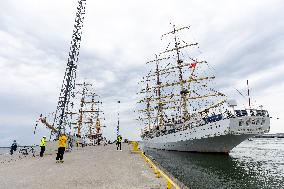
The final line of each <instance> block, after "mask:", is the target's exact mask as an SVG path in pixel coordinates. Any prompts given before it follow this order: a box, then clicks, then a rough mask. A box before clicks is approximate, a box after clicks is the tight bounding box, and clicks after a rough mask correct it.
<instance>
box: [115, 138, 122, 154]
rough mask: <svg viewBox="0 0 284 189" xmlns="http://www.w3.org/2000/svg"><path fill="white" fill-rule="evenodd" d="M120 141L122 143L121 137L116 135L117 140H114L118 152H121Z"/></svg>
mask: <svg viewBox="0 0 284 189" xmlns="http://www.w3.org/2000/svg"><path fill="white" fill-rule="evenodd" d="M121 141H122V136H121V135H118V136H117V138H116V145H117V148H116V149H117V150H118V148H119V150H120V151H122V150H121Z"/></svg>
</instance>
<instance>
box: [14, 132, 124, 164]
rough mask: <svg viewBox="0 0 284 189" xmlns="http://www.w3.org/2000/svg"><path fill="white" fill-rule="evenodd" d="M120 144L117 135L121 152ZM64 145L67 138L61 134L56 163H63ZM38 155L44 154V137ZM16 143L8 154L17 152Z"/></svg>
mask: <svg viewBox="0 0 284 189" xmlns="http://www.w3.org/2000/svg"><path fill="white" fill-rule="evenodd" d="M121 142H122V136H121V135H118V136H117V138H116V145H117V150H120V151H122V150H121ZM66 144H67V136H66V134H61V135H60V136H59V138H58V151H57V156H56V163H59V162H61V163H63V162H64V161H63V155H64V152H65V149H66ZM39 146H40V153H39V156H40V157H43V154H44V152H45V146H46V136H43V137H42V138H41V140H40V144H39ZM17 147H18V145H17V143H16V140H14V142H13V144H12V146H11V149H10V154H11V155H13V152H14V151H16V150H17Z"/></svg>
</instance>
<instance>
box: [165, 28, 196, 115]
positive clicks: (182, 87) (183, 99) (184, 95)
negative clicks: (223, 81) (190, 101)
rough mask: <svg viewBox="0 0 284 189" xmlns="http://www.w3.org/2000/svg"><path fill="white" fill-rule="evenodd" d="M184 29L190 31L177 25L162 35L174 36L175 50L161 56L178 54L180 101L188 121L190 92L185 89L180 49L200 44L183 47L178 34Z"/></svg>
mask: <svg viewBox="0 0 284 189" xmlns="http://www.w3.org/2000/svg"><path fill="white" fill-rule="evenodd" d="M184 29H189V26H187V27H182V28H176V27H175V25H173V30H172V31H170V32H168V33H166V34H163V35H162V38H163V37H164V36H166V35H169V34H173V35H174V48H173V49H170V50H166V51H164V52H162V53H160V55H161V54H164V53H168V52H171V51H175V52H176V67H177V68H178V79H179V85H180V100H181V106H182V109H183V111H182V114H183V117H184V119H186V120H187V119H189V113H188V108H187V95H188V94H189V91H188V90H187V89H186V88H185V83H186V82H187V81H186V80H184V78H183V70H182V69H183V67H184V65H183V64H182V63H183V60H182V59H181V58H180V49H183V48H186V47H189V46H195V45H197V44H198V43H192V44H186V45H184V46H181V42H180V40H179V39H178V36H177V32H179V31H181V30H184Z"/></svg>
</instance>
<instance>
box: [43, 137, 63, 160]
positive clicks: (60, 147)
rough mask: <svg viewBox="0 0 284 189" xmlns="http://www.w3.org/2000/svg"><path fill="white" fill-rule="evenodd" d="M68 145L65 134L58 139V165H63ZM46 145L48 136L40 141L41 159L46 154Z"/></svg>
mask: <svg viewBox="0 0 284 189" xmlns="http://www.w3.org/2000/svg"><path fill="white" fill-rule="evenodd" d="M66 143H67V136H66V135H65V134H61V135H60V136H59V138H58V151H57V156H56V163H59V162H61V163H63V155H64V152H65V149H66ZM45 145H46V136H43V137H42V139H41V140H40V145H39V146H40V154H39V156H40V157H43V154H44V152H45Z"/></svg>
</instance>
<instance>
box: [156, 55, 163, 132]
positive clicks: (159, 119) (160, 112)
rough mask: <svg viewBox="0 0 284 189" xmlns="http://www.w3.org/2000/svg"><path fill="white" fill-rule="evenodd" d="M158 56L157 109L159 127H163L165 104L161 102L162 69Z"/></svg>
mask: <svg viewBox="0 0 284 189" xmlns="http://www.w3.org/2000/svg"><path fill="white" fill-rule="evenodd" d="M155 56H156V60H155V62H156V74H157V83H156V84H157V95H156V96H157V100H158V111H157V125H158V126H159V128H161V127H162V125H163V114H162V108H163V104H162V102H161V81H160V71H159V61H158V56H157V55H155Z"/></svg>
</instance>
